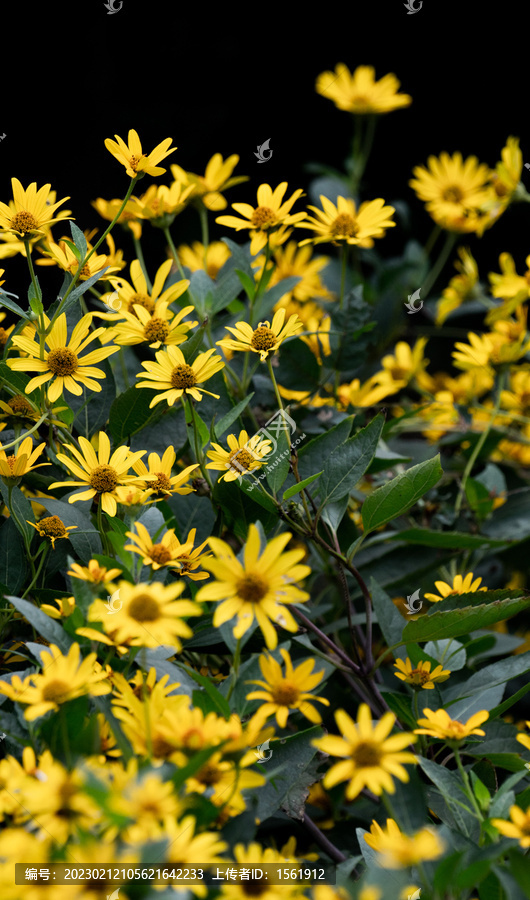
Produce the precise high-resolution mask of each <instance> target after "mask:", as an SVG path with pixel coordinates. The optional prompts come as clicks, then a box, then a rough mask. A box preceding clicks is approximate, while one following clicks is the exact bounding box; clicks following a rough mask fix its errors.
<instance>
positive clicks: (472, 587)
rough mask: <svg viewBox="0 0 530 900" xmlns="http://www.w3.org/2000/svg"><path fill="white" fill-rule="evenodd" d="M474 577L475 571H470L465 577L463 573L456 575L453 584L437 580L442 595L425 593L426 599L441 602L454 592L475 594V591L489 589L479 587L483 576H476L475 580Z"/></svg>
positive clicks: (436, 583) (438, 589) (437, 586)
mask: <svg viewBox="0 0 530 900" xmlns="http://www.w3.org/2000/svg"><path fill="white" fill-rule="evenodd" d="M473 578H474V576H473V572H468V573H467V575H466V576H465V577H464V578H462V576H461V575H455V577H454V578H453V583H452V584H447V582H445V581H435V582H434V584H435V585H436V590H437V591H439V594H440V595H441V596H439V595H438V594H425V599H426V600H430V601H431V602H432V603H439V602H440V600H445V598H446V597H451V596H453V594H474V593H475V591H487V590H488V589H487V587H479V584H480V582H481V581H482V578H475V580H473Z"/></svg>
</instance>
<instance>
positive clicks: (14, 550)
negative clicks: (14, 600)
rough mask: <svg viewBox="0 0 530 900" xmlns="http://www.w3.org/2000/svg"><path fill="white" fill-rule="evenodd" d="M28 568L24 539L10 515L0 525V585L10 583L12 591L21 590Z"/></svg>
mask: <svg viewBox="0 0 530 900" xmlns="http://www.w3.org/2000/svg"><path fill="white" fill-rule="evenodd" d="M28 570H29V565H28V561H27V557H26V549H25V547H24V541H23V540H22V536H21V534H20V532H19V531H18V530H17V527H16V525H15V523H14V521H13V519H12V518H11V516H10V517H9V519H7V520H5V521H4V522H3V524H2V525H0V585H8V586H9V590H10V591H16V592H18V591H21V590H22V588H23V587H24V585H25V584H26V581H27V578H28V574H29V571H28Z"/></svg>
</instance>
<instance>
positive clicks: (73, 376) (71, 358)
mask: <svg viewBox="0 0 530 900" xmlns="http://www.w3.org/2000/svg"><path fill="white" fill-rule="evenodd" d="M43 318H44V323H45V325H46V328H47V327H48V326H49V324H50V320H49V318H48V316H47V315H46V314H44V315H43ZM91 322H92V313H88V314H87V315H86V316H82V318H81V319H80V320H79V322H78V323H77V325H76V326H75V328H74V330H73V331H72V334H71V336H70V340H69V341H68V339H67V326H66V314H65V313H62V314H61V315H60V316H59V317H58V319H57V321H56V322H55V324H54V325H53V328H52V330H51V331H50V333H49V334H48V336H47V338H45V343H46V344H47V345H48V348H49V349H46V348H45V349H44V359H41V358H40V345H39V342H38V341H37V340H32V339H31V338H29V337H23V336H22V335H20V334H19V335H16V337H14V338H13V344H14V346H15V347H17V348H18V349H19V350H22V351H23V352H24V353H27V354H28V355H29V358H28V357H24V358H21V359H8V360H7V365H8V366H9V368H10V369H13V370H14V371H15V372H39V373H41V374H39V375H36V376H35V378H32V379H31V380H30V381H29V382H28V384H27V386H26V394H30V393H31V392H32V391H33V390H35V388H37V387H40V386H41V385H43V384H47V383H48V382H51V384H50V385H49V387H48V400H49V401H50V403H54V401H55V400H57V398H58V397H60V396H61V394H62V393H63V392H64V391H65V390H66V391H69V392H70V393H71V394H76V395H77V396H80V395H81V394H82V393H83V387H82V386H81V385H83V386H84V387H86V388H89V389H90V390H92V391H98V392H99V391H101V385H100V384H98V382H97V381H95V379H96V378H105V373H104V372H103V370H102V369H96V368H94V366H93V363H97V362H101V360H103V359H107V357H109V356H111V354H113V353H117V352H118V349H119V348H118V347H99V348H98V349H97V350H92V351H91V352H90V353H87V354H86V355H85V356H80V353H81V351H83V350H84V349H85V347H86V346H87V345H88V344H90V343H91V342H92V341H94V340H95V339H96V338H98V337H99V336H100V334H103V333H104V331H105V329H104V328H96V329H95V330H94V331H90V324H91ZM87 335H88V336H87Z"/></svg>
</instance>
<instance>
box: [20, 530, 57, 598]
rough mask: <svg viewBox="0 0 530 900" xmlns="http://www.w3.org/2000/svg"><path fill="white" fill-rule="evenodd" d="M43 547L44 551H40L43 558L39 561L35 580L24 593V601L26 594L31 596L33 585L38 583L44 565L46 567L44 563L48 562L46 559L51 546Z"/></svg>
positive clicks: (33, 579) (45, 545) (32, 580)
mask: <svg viewBox="0 0 530 900" xmlns="http://www.w3.org/2000/svg"><path fill="white" fill-rule="evenodd" d="M41 546H42V548H43V549H42V550H41V551H40V552H41V558H40V561H39V565H38V567H37V571H36V572H35V575H34V576H33V578H32V579H31V581H30V583H29V585H28V586H27V588H26V590H25V591H24V593H23V594H22V600H23V599H24V597H25V596H26V594H29V592H30V590H31V588H32V587H33V585H34V584H35V583H36V581H37V580H38V578H39V575H40V573H41V571H42V567H43V565H44V562H45V560H46V558H47V556H48V551H49V549H50V548H49V545H47V544H43V545H41Z"/></svg>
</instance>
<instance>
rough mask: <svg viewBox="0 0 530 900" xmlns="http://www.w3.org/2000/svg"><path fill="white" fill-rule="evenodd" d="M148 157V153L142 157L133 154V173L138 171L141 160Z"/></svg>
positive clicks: (131, 160) (130, 164)
mask: <svg viewBox="0 0 530 900" xmlns="http://www.w3.org/2000/svg"><path fill="white" fill-rule="evenodd" d="M146 156H147V153H142V155H141V156H135V155H134V153H133V154H132V156H130V157H129V166H130V167H131V169H132V170H133V172H136V171H137V169H138V163H139V162H140V160H141V159H144V158H145V157H146Z"/></svg>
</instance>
